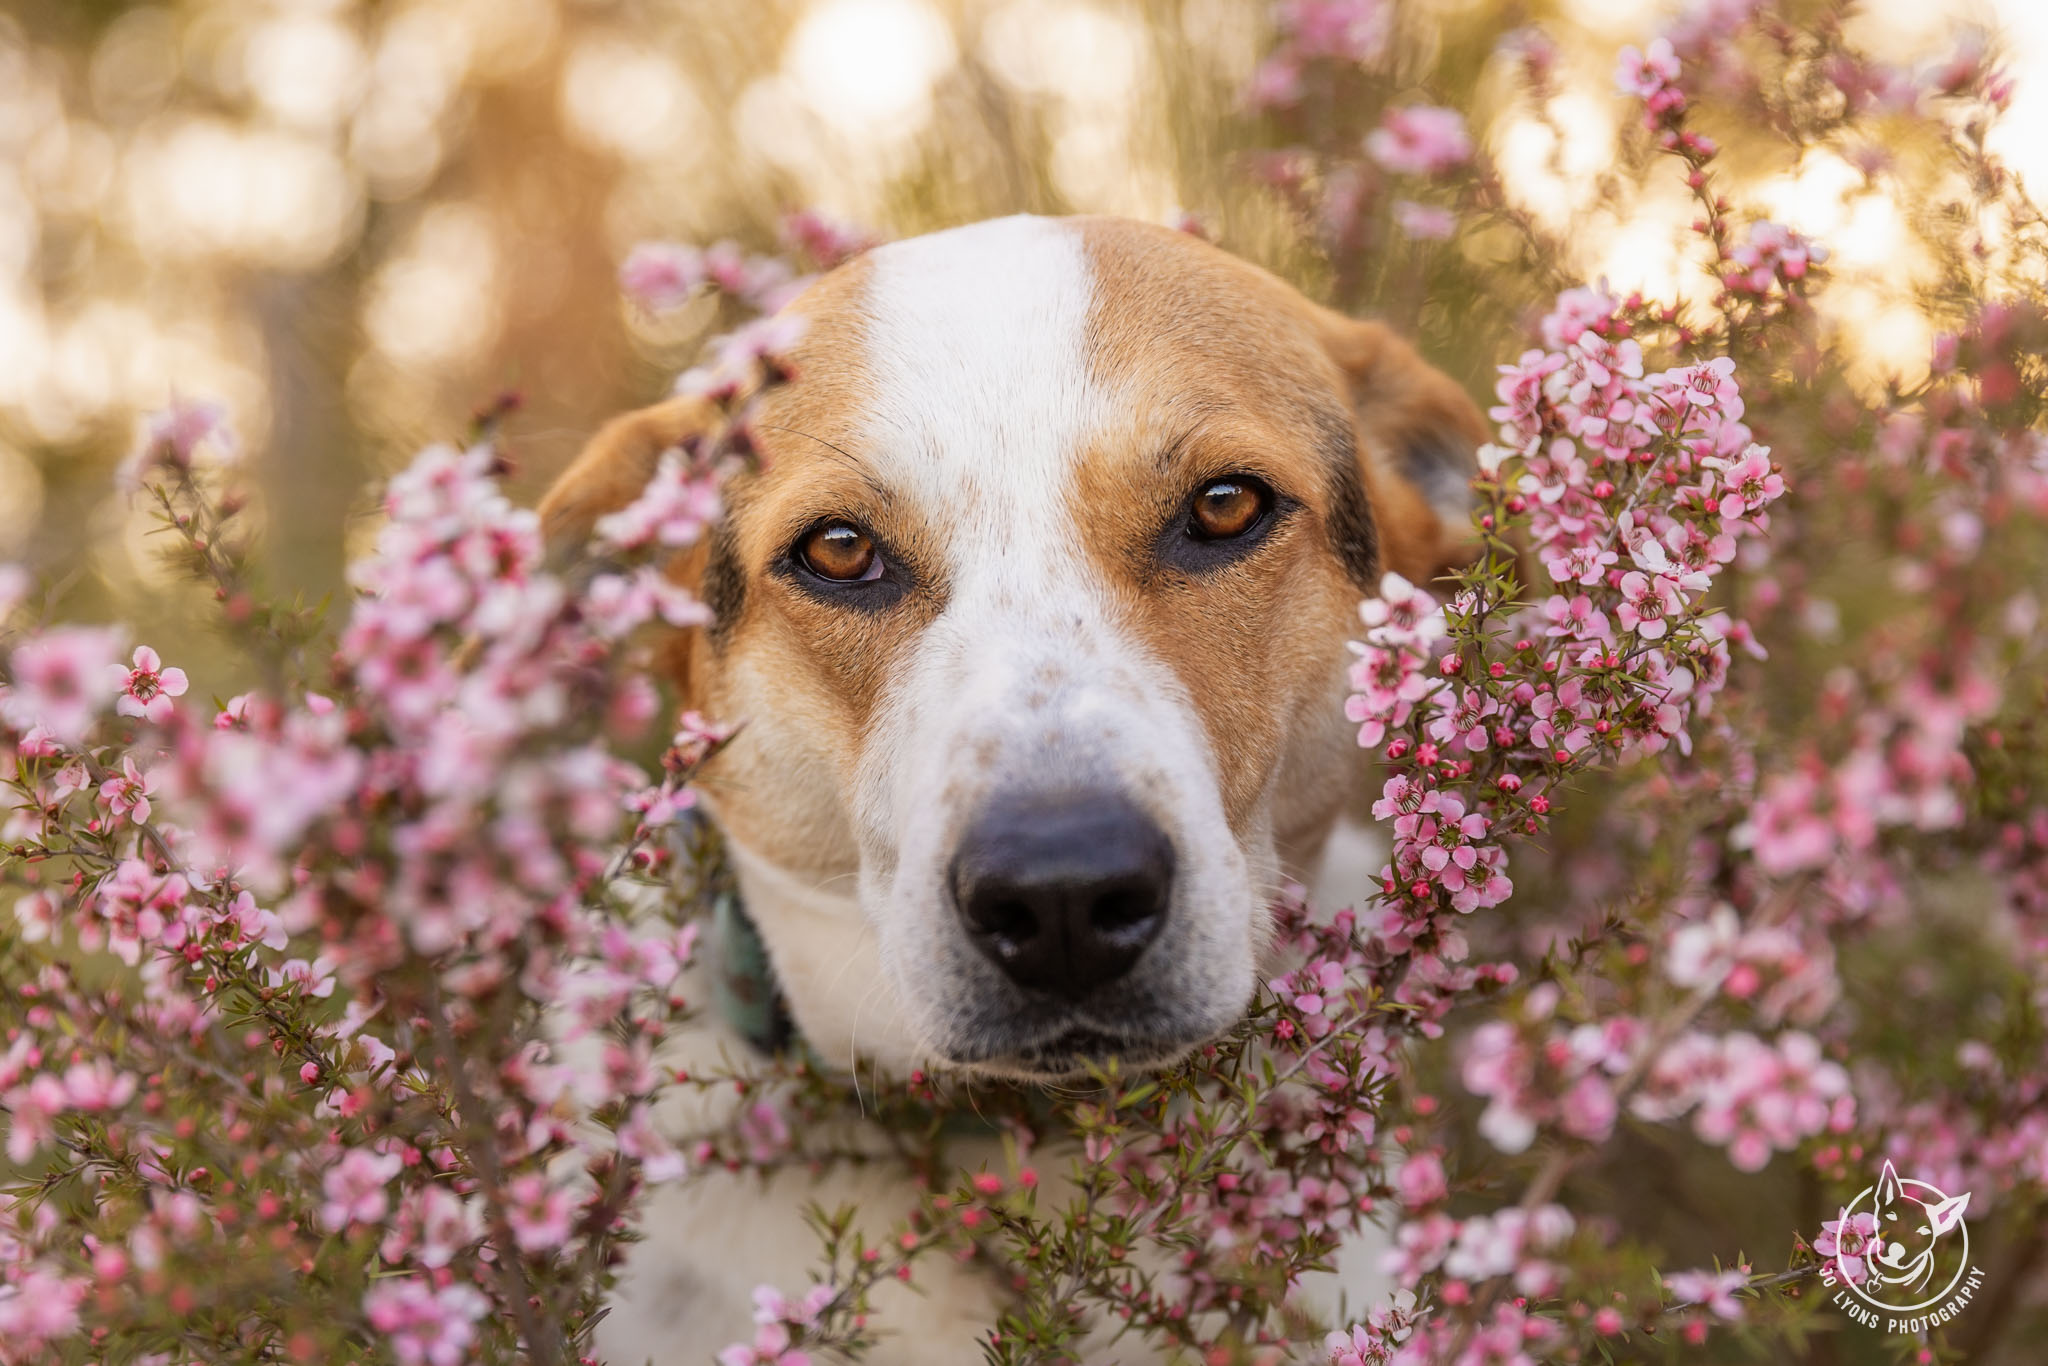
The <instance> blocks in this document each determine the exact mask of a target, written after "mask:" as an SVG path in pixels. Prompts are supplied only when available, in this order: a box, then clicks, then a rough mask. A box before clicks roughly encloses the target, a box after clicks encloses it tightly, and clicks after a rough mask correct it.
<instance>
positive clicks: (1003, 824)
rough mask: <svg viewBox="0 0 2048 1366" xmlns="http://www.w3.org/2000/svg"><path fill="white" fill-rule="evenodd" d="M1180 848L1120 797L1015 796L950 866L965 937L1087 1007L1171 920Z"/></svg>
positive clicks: (1028, 980)
mask: <svg viewBox="0 0 2048 1366" xmlns="http://www.w3.org/2000/svg"><path fill="white" fill-rule="evenodd" d="M1173 871H1174V856H1173V842H1172V841H1171V840H1170V839H1168V838H1167V835H1166V832H1165V831H1163V830H1161V829H1160V828H1159V826H1158V824H1157V823H1156V822H1154V821H1153V820H1152V818H1151V817H1149V816H1147V815H1146V814H1145V813H1144V812H1142V811H1140V810H1139V809H1138V808H1137V806H1136V805H1134V804H1133V803H1132V802H1131V801H1130V799H1128V798H1127V797H1125V796H1123V795H1122V794H1121V793H1119V792H1115V791H1111V790H1107V789H1100V788H1090V789H1082V790H1078V791H1065V792H1040V791H1024V792H1006V793H999V794H998V795H997V796H996V797H995V798H993V799H992V800H991V801H990V802H989V804H988V806H987V807H985V808H984V809H983V811H982V812H981V814H980V815H979V816H978V817H977V818H976V819H975V821H974V823H973V824H972V825H971V826H969V827H968V829H967V831H966V833H965V834H964V835H963V836H962V837H961V840H960V843H959V846H958V848H957V849H956V850H955V852H954V855H953V860H952V865H951V868H950V870H949V872H950V877H949V881H950V884H951V890H952V894H953V903H954V906H955V907H956V909H957V910H958V912H959V915H960V920H961V923H962V925H963V926H964V927H965V929H966V931H967V937H968V938H969V939H970V940H971V941H972V942H973V944H974V946H975V947H976V948H977V949H979V950H980V951H981V953H982V954H983V955H984V956H986V957H987V958H988V959H989V961H991V962H993V963H994V964H995V965H996V966H997V967H999V968H1001V969H1002V971H1003V973H1004V975H1005V976H1007V977H1008V978H1009V979H1010V980H1011V981H1012V982H1014V983H1016V984H1017V985H1018V986H1019V987H1022V988H1023V989H1024V990H1025V991H1026V992H1029V993H1032V994H1034V995H1037V996H1041V997H1045V998H1051V999H1054V1000H1058V1001H1063V1002H1069V1003H1074V1004H1079V1003H1082V1002H1085V1001H1088V1000H1090V999H1091V998H1096V997H1098V996H1099V995H1100V994H1101V993H1103V992H1104V991H1105V990H1106V989H1108V988H1110V987H1111V986H1113V984H1115V983H1116V982H1118V981H1120V980H1122V979H1123V978H1124V977H1126V976H1127V975H1128V974H1129V973H1130V971H1131V969H1132V968H1133V967H1134V966H1135V965H1136V964H1137V962H1138V960H1139V958H1140V957H1141V956H1142V955H1143V954H1144V952H1145V949H1146V947H1147V946H1148V945H1150V944H1151V943H1152V941H1153V940H1155V939H1157V938H1158V937H1159V932H1160V931H1161V929H1163V928H1164V927H1165V925H1166V919H1167V914H1168V908H1169V907H1170V906H1171V904H1172V900H1173Z"/></svg>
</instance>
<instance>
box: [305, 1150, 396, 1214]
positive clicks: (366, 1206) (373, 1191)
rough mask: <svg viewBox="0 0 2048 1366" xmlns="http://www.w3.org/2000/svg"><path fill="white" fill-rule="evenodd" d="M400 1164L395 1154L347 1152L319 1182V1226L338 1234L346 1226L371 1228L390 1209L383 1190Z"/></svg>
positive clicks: (362, 1151) (366, 1151) (389, 1203)
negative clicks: (321, 1199) (321, 1198)
mask: <svg viewBox="0 0 2048 1366" xmlns="http://www.w3.org/2000/svg"><path fill="white" fill-rule="evenodd" d="M403 1165H404V1164H403V1163H402V1162H401V1161H400V1159H399V1157H398V1155H397V1154H396V1153H375V1152H371V1151H369V1150H368V1149H367V1148H351V1149H349V1150H348V1151H347V1152H345V1153H343V1154H342V1156H341V1161H339V1162H337V1163H335V1164H334V1165H333V1166H332V1167H329V1168H328V1169H327V1174H326V1175H325V1176H323V1177H321V1179H320V1188H321V1191H322V1192H323V1193H324V1194H325V1196H326V1200H325V1202H324V1203H323V1204H322V1205H321V1206H320V1222H321V1223H322V1224H324V1225H326V1226H327V1227H328V1228H329V1229H332V1230H334V1231H335V1232H339V1231H341V1230H342V1229H345V1228H347V1227H348V1226H349V1225H350V1224H374V1223H376V1222H377V1221H378V1220H380V1219H382V1218H383V1217H384V1215H385V1212H386V1211H388V1210H389V1209H390V1208H391V1201H390V1198H389V1197H388V1196H387V1195H386V1194H385V1190H384V1188H385V1186H386V1185H387V1184H389V1182H390V1181H391V1179H392V1178H393V1177H395V1176H397V1175H398V1171H399V1168H400V1167H401V1166H403Z"/></svg>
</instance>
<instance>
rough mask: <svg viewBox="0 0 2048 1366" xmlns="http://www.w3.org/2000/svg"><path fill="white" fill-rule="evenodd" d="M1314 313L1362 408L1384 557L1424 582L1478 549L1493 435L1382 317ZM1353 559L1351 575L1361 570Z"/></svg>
mask: <svg viewBox="0 0 2048 1366" xmlns="http://www.w3.org/2000/svg"><path fill="white" fill-rule="evenodd" d="M1316 321H1317V330H1318V332H1319V334H1320V336H1321V340H1322V343H1323V347H1324V349H1325V350H1326V351H1327V352H1328V353H1329V356H1330V359H1331V360H1333V361H1335V362H1336V364H1337V368H1338V369H1339V370H1341V371H1342V372H1343V375H1344V379H1345V382H1346V384H1347V386H1348V387H1349V390H1350V397H1351V407H1352V411H1353V412H1355V413H1356V414H1357V416H1358V435H1359V446H1360V449H1359V452H1358V461H1359V466H1360V474H1361V477H1362V478H1363V480H1364V491H1365V495H1366V498H1367V499H1368V500H1369V501H1370V503H1371V505H1372V514H1373V523H1374V527H1375V529H1376V531H1377V533H1378V535H1377V552H1378V553H1377V557H1376V558H1377V559H1378V561H1379V563H1380V566H1381V567H1382V568H1384V569H1391V570H1394V571H1395V572H1396V573H1399V574H1401V575H1403V576H1405V577H1406V578H1408V579H1410V580H1412V581H1414V582H1416V583H1427V582H1428V581H1429V580H1431V579H1433V578H1436V577H1437V576H1438V575H1440V574H1443V573H1445V572H1446V571H1448V570H1451V569H1455V568H1458V567H1460V566H1462V565H1464V564H1466V563H1469V562H1470V561H1471V559H1472V558H1473V556H1474V555H1475V554H1476V553H1477V550H1478V541H1477V537H1476V536H1475V535H1474V534H1473V530H1472V490H1471V483H1472V476H1473V475H1474V474H1475V473H1476V472H1477V470H1478V463H1477V460H1476V458H1475V456H1474V452H1476V451H1477V450H1478V449H1479V447H1480V445H1481V444H1482V443H1483V442H1485V441H1486V440H1487V436H1488V432H1487V426H1486V419H1485V418H1484V417H1482V416H1481V415H1480V412H1479V408H1478V406H1477V405H1476V404H1474V403H1473V402H1472V399H1471V398H1470V396H1469V395H1467V394H1466V393H1465V391H1464V389H1463V388H1461V387H1460V386H1459V384H1458V382H1457V381H1456V380H1454V379H1452V378H1451V377H1450V376H1449V375H1447V374H1445V373H1444V372H1443V371H1441V370H1439V369H1437V368H1436V367H1435V366H1433V365H1431V364H1430V363H1429V362H1428V361H1425V360H1424V359H1423V358H1422V357H1421V355H1419V354H1418V353H1417V352H1416V350H1415V348H1414V347H1413V346H1410V345H1409V344H1408V343H1407V342H1406V341H1405V340H1403V339H1402V338H1401V337H1400V336H1399V335H1397V334H1396V333H1395V332H1394V331H1393V329H1391V328H1389V327H1387V326H1386V325H1385V324H1383V323H1377V322H1370V321H1361V320H1359V319H1355V318H1347V317H1345V316H1343V315H1342V314H1340V313H1334V312H1331V311H1330V310H1328V309H1322V308H1319V309H1317V310H1316ZM1354 539H1355V538H1354ZM1373 550H1374V547H1373V545H1371V544H1366V545H1364V546H1357V545H1354V546H1351V547H1349V548H1347V549H1346V550H1345V553H1346V558H1347V560H1356V559H1360V558H1363V559H1366V560H1370V559H1372V558H1375V557H1374V555H1373ZM1349 567H1350V568H1351V569H1352V570H1353V576H1354V577H1358V576H1359V575H1360V573H1361V572H1365V571H1362V570H1361V568H1360V566H1359V565H1358V564H1355V563H1354V564H1350V565H1349ZM1368 586H1376V585H1368Z"/></svg>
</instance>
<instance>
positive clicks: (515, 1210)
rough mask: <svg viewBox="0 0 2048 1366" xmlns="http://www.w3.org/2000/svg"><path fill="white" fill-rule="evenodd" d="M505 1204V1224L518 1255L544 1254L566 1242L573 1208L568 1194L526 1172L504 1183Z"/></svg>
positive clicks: (535, 1174)
mask: <svg viewBox="0 0 2048 1366" xmlns="http://www.w3.org/2000/svg"><path fill="white" fill-rule="evenodd" d="M505 1200H506V1206H507V1208H506V1210H505V1221H506V1222H507V1223H509V1224H510V1225H511V1226H512V1238H513V1241H514V1242H516V1243H518V1244H519V1250H520V1251H521V1252H546V1251H549V1250H551V1249H553V1248H558V1247H560V1246H561V1245H562V1244H563V1243H566V1242H568V1241H569V1230H570V1226H571V1221H572V1220H573V1218H574V1216H575V1212H576V1207H575V1202H574V1201H573V1200H572V1199H571V1198H570V1196H569V1192H568V1191H566V1190H563V1189H562V1188H561V1187H559V1186H555V1185H551V1184H550V1183H549V1182H548V1179H547V1178H546V1177H544V1176H541V1175H539V1174H538V1173H534V1172H528V1173H526V1174H525V1175H522V1176H515V1177H513V1178H512V1180H511V1181H509V1182H508V1183H506V1186H505Z"/></svg>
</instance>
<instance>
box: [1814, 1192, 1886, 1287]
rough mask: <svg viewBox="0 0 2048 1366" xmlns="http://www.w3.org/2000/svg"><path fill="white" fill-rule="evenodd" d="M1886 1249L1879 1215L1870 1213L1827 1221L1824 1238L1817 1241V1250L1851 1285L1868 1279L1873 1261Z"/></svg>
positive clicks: (1847, 1215)
mask: <svg viewBox="0 0 2048 1366" xmlns="http://www.w3.org/2000/svg"><path fill="white" fill-rule="evenodd" d="M1883 1248H1884V1241H1883V1240H1882V1239H1880V1238H1879V1237H1878V1236H1877V1216H1876V1215H1875V1214H1873V1213H1871V1212H1870V1211H1869V1210H1864V1211H1863V1212H1862V1213H1860V1214H1854V1215H1851V1214H1847V1213H1845V1214H1844V1215H1843V1217H1842V1218H1840V1219H1828V1220H1825V1221H1823V1222H1822V1224H1821V1231H1820V1236H1819V1237H1817V1238H1815V1239H1814V1240H1813V1250H1814V1251H1815V1252H1818V1253H1819V1254H1820V1255H1821V1256H1823V1257H1825V1258H1827V1259H1828V1260H1829V1261H1830V1262H1832V1263H1834V1268H1835V1271H1836V1272H1837V1274H1839V1275H1840V1276H1841V1277H1842V1279H1844V1280H1846V1281H1847V1282H1848V1283H1849V1284H1850V1285H1861V1284H1862V1283H1863V1282H1864V1281H1865V1280H1866V1279H1868V1277H1869V1275H1870V1262H1871V1259H1872V1258H1874V1257H1876V1256H1877V1254H1878V1253H1879V1252H1880V1251H1882V1250H1883Z"/></svg>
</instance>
